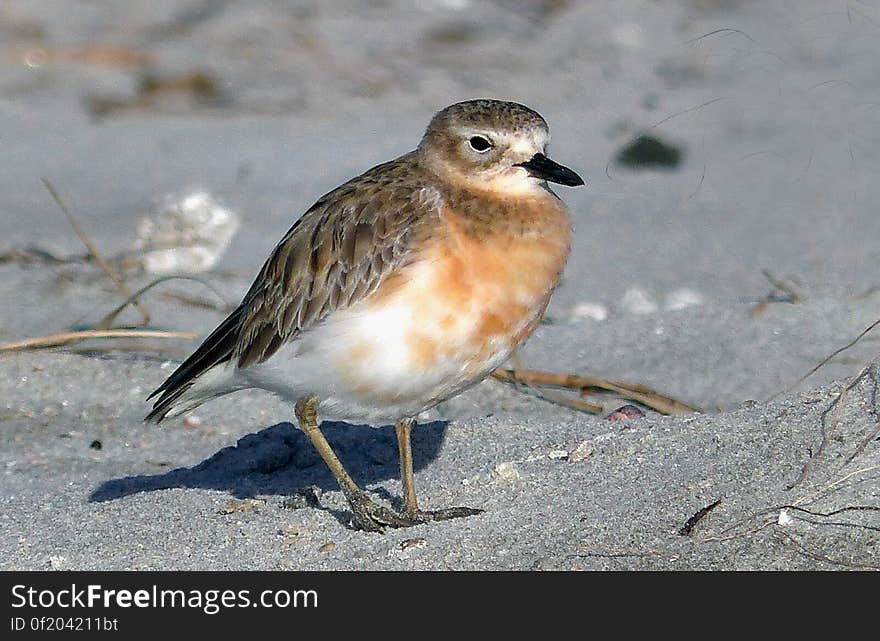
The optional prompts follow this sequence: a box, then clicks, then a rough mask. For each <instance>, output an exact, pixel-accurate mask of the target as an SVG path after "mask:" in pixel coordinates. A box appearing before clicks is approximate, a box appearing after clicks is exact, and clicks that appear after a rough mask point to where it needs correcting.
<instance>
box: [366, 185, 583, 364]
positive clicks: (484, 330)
mask: <svg viewBox="0 0 880 641" xmlns="http://www.w3.org/2000/svg"><path fill="white" fill-rule="evenodd" d="M551 204H552V205H553V206H551V207H548V206H547V202H545V201H543V200H541V201H540V202H535V203H534V204H526V205H522V204H521V205H520V206H518V207H517V208H516V210H514V211H511V212H507V213H508V218H505V219H500V220H498V221H495V223H493V222H492V221H490V222H489V223H488V224H486V223H483V224H480V225H476V226H475V225H473V224H472V221H470V220H468V219H467V218H465V217H463V216H461V215H459V214H457V213H456V212H455V211H453V210H452V209H451V208H448V207H447V208H445V209H444V210H443V212H442V214H441V219H442V221H443V228H442V229H441V230H440V231H439V233H437V234H436V235H434V236H433V237H432V239H431V240H430V241H429V242H428V243H427V244H426V245H425V246H424V247H423V248H421V249H420V250H419V251H420V255H421V256H420V259H419V260H418V261H417V262H416V263H415V264H414V265H413V266H412V268H410V269H409V270H407V272H405V273H403V274H401V278H400V280H399V281H398V282H396V283H392V282H389V283H388V288H387V289H385V288H382V289H385V292H383V291H382V289H380V291H379V292H377V296H376V297H375V299H374V301H371V302H373V304H377V305H378V304H382V301H383V299H384V300H385V301H387V300H388V298H387V296H389V295H390V296H391V297H393V298H397V297H402V299H405V300H406V301H407V304H408V305H410V306H411V307H412V309H413V312H414V316H415V318H416V319H417V322H415V323H413V325H412V326H411V327H410V328H409V329H408V331H406V335H405V336H402V337H401V338H402V339H403V340H404V341H406V344H407V347H408V353H409V357H410V363H411V365H412V366H413V367H414V368H415V369H423V368H424V369H430V368H433V367H437V366H440V365H441V364H443V363H444V362H445V363H446V364H450V362H451V363H454V364H456V366H457V368H458V370H459V371H460V372H462V374H464V375H466V376H472V375H476V374H477V373H483V370H485V368H486V367H487V363H489V362H490V361H493V360H495V359H498V358H499V357H501V358H503V359H506V358H507V355H509V354H510V352H511V351H512V350H514V349H515V348H516V346H517V345H518V344H520V343H521V342H522V341H524V340H525V339H526V338H528V336H529V335H530V334H531V333H532V331H533V330H534V328H535V327H536V326H537V323H538V321H539V320H540V317H541V315H542V314H543V312H544V309H545V308H546V306H547V303H548V301H549V298H550V294H551V293H552V291H553V288H554V287H555V286H556V284H557V282H558V281H559V276H560V274H561V273H562V268H563V266H564V264H565V260H566V258H567V256H568V251H569V241H570V226H569V222H568V217H567V215H566V213H565V210H564V208H563V207H562V205H561V204H559V205H556V204H555V203H551ZM397 300H401V298H397Z"/></svg>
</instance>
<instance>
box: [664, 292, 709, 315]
mask: <svg viewBox="0 0 880 641" xmlns="http://www.w3.org/2000/svg"><path fill="white" fill-rule="evenodd" d="M702 304H703V295H702V294H700V292H697V291H694V290H693V289H687V288H683V289H676V290H675V291H674V292H671V293H670V294H669V295H667V296H666V301H665V304H664V305H663V306H664V307H665V308H666V309H667V310H669V311H671V312H674V311H678V310H680V309H686V308H688V307H695V306H697V305H702Z"/></svg>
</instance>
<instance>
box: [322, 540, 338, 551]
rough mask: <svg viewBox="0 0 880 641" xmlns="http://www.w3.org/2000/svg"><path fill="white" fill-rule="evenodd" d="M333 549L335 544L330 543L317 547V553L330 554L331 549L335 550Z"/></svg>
mask: <svg viewBox="0 0 880 641" xmlns="http://www.w3.org/2000/svg"><path fill="white" fill-rule="evenodd" d="M335 547H336V544H335V543H333V542H332V541H331V542H330V543H325V544H324V545H322V546H321V547H319V548H318V552H324V553H327V552H332V551H333V548H335Z"/></svg>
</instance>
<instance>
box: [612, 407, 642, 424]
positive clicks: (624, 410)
mask: <svg viewBox="0 0 880 641" xmlns="http://www.w3.org/2000/svg"><path fill="white" fill-rule="evenodd" d="M644 415H645V413H644V412H643V411H642V410H640V409H639V408H638V407H636V406H635V405H624V406H622V407H618V408H617V409H616V410H614V411H613V412H611V414H609V415H608V416H606V417H605V420H606V421H628V420H630V419H632V418H639V417H641V416H644Z"/></svg>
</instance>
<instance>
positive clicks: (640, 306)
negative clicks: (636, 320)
mask: <svg viewBox="0 0 880 641" xmlns="http://www.w3.org/2000/svg"><path fill="white" fill-rule="evenodd" d="M620 304H621V306H622V307H623V308H624V309H625V310H626V311H628V312H630V313H631V314H652V313H654V312H656V311H657V303H655V302H654V301H653V300H651V299H650V298H649V297H648V294H647V293H646V292H645V290H643V289H639V288H638V287H630V288H629V289H628V290H626V292H624V294H623V298H621V299H620Z"/></svg>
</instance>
